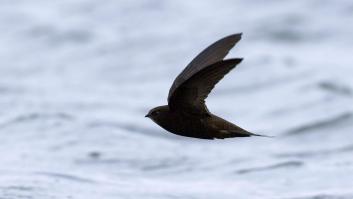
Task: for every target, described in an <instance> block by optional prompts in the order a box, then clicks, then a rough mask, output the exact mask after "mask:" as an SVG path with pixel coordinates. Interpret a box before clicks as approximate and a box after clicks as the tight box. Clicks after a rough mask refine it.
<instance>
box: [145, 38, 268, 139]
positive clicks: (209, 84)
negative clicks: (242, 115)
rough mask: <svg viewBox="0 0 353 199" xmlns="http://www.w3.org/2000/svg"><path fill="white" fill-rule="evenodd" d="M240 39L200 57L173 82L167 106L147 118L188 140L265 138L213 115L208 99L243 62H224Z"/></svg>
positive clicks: (223, 42)
mask: <svg viewBox="0 0 353 199" xmlns="http://www.w3.org/2000/svg"><path fill="white" fill-rule="evenodd" d="M240 39H241V33H238V34H233V35H229V36H227V37H224V38H222V39H220V40H218V41H216V42H215V43H213V44H211V45H210V46H209V47H207V48H206V49H205V50H203V51H202V52H201V53H200V54H198V55H197V56H196V57H195V58H194V59H193V60H192V61H191V62H190V63H189V64H188V65H187V66H186V68H185V69H184V70H183V71H182V72H181V73H180V74H179V75H178V76H177V78H176V79H175V80H174V82H173V84H172V87H171V88H170V90H169V95H168V105H164V106H158V107H155V108H153V109H151V110H150V111H149V112H148V114H147V115H146V116H145V117H148V118H150V119H151V120H152V121H154V122H155V123H157V124H158V125H159V126H161V127H162V128H164V129H165V130H167V131H169V132H171V133H174V134H177V135H181V136H186V137H193V138H201V139H215V138H217V139H224V138H232V137H249V136H264V135H259V134H254V133H250V132H249V131H247V130H244V129H242V128H240V127H239V126H237V125H235V124H233V123H231V122H228V121H227V120H225V119H222V118H220V117H218V116H216V115H214V114H212V113H211V112H210V111H209V110H208V108H207V106H206V104H205V99H206V98H207V96H208V94H209V93H210V92H211V91H212V89H213V88H214V87H215V85H216V84H217V83H218V82H219V81H220V80H221V79H222V78H223V77H224V76H225V75H226V74H227V73H228V72H229V71H231V70H232V69H233V68H235V67H236V66H237V65H238V64H239V63H240V62H241V61H242V60H243V59H242V58H233V59H225V60H224V57H225V56H226V55H227V54H228V52H229V51H230V49H232V48H233V47H234V45H235V44H236V43H237V42H238V41H239V40H240Z"/></svg>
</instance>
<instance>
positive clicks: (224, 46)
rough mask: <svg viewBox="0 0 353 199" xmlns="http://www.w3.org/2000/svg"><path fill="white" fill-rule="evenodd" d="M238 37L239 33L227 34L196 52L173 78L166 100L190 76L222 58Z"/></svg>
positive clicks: (239, 37)
mask: <svg viewBox="0 0 353 199" xmlns="http://www.w3.org/2000/svg"><path fill="white" fill-rule="evenodd" d="M240 39H241V33H238V34H233V35H229V36H227V37H224V38H223V39H220V40H218V41H216V42H215V43H213V44H211V45H210V46H209V47H207V48H206V49H205V50H203V51H202V52H201V53H200V54H198V55H197V56H196V57H195V58H194V59H193V60H192V61H191V62H190V63H189V64H188V65H187V66H186V68H185V69H184V70H183V71H182V72H181V73H180V74H179V75H178V77H177V78H176V79H175V80H174V82H173V85H172V87H171V88H170V90H169V95H168V101H170V98H171V96H172V95H174V92H175V90H176V89H177V88H178V87H179V86H180V85H182V84H183V83H184V82H185V81H186V80H188V79H189V78H190V77H191V76H193V75H194V74H196V73H198V72H199V71H201V70H202V69H204V68H205V67H207V66H209V65H211V64H214V63H216V62H218V61H221V60H223V58H224V57H225V56H226V55H227V54H228V52H229V51H230V49H232V48H233V47H234V45H235V44H236V43H237V42H238V41H239V40H240Z"/></svg>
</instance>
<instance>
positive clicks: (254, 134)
mask: <svg viewBox="0 0 353 199" xmlns="http://www.w3.org/2000/svg"><path fill="white" fill-rule="evenodd" d="M250 136H259V137H267V138H274V137H275V136H272V135H262V134H256V133H250Z"/></svg>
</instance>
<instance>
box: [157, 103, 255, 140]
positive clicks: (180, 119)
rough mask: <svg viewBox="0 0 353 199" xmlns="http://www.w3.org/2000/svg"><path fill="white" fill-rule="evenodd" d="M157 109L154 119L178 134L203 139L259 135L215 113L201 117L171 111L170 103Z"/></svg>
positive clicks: (166, 128)
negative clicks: (157, 112)
mask: <svg viewBox="0 0 353 199" xmlns="http://www.w3.org/2000/svg"><path fill="white" fill-rule="evenodd" d="M157 109H158V111H159V117H156V118H152V120H153V121H154V122H156V123H157V124H158V125H160V126H161V127H162V128H164V129H165V130H167V131H169V132H172V133H174V134H176V135H181V136H186V137H193V138H201V139H214V138H218V139H224V138H230V137H248V136H250V135H257V134H252V133H250V132H247V131H246V130H244V129H242V128H240V127H238V126H237V125H235V124H233V123H231V122H228V121H226V120H225V119H222V118H220V117H218V116H216V115H213V114H210V115H209V116H205V117H200V116H198V115H193V114H187V113H184V112H180V111H170V110H169V107H168V105H165V106H160V107H157Z"/></svg>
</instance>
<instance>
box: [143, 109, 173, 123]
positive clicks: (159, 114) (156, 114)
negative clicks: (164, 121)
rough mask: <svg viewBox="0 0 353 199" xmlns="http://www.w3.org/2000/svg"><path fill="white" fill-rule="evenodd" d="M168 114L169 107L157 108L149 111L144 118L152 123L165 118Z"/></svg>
mask: <svg viewBox="0 0 353 199" xmlns="http://www.w3.org/2000/svg"><path fill="white" fill-rule="evenodd" d="M168 112H169V107H168V106H167V105H166V106H157V107H155V108H153V109H151V110H150V111H149V112H148V113H147V115H146V116H145V117H148V118H150V119H151V120H153V121H159V119H160V118H163V117H165V116H166V114H167V113H168Z"/></svg>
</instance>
